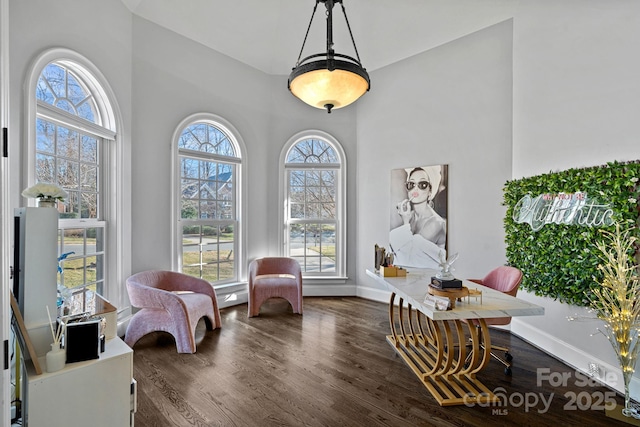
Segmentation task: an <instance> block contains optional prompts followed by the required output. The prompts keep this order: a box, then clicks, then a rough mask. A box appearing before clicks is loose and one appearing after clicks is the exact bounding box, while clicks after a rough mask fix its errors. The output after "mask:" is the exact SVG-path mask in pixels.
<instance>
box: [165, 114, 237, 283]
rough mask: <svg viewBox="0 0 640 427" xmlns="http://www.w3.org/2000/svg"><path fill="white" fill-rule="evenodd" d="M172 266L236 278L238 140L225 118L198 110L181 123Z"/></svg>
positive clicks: (218, 279) (216, 278)
mask: <svg viewBox="0 0 640 427" xmlns="http://www.w3.org/2000/svg"><path fill="white" fill-rule="evenodd" d="M174 143H175V147H176V148H177V153H176V155H177V161H176V162H175V163H176V172H175V180H174V181H175V182H176V206H177V210H178V212H179V214H178V215H177V227H176V233H177V234H176V239H175V241H176V251H175V253H176V264H177V268H178V269H179V270H180V271H182V272H183V273H186V274H190V275H192V276H195V277H200V278H203V279H206V280H208V281H209V282H212V283H214V284H223V283H230V282H236V281H238V277H239V274H240V268H239V262H240V261H241V259H242V258H241V257H239V256H238V254H239V252H240V250H241V245H240V239H239V237H240V235H241V234H242V233H241V231H240V222H239V218H240V205H241V204H240V169H241V165H242V154H241V151H242V149H241V144H240V143H239V137H238V134H237V132H236V131H235V130H234V129H233V127H232V126H231V125H229V124H228V123H226V122H225V121H224V120H223V119H221V118H219V117H217V116H213V115H208V114H200V115H196V116H192V117H190V118H188V119H187V120H185V121H183V123H182V124H181V125H180V126H179V128H178V131H177V132H176V137H174Z"/></svg>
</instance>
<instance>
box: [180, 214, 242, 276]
mask: <svg viewBox="0 0 640 427" xmlns="http://www.w3.org/2000/svg"><path fill="white" fill-rule="evenodd" d="M182 235H183V240H182V271H183V272H185V273H187V274H190V275H193V276H196V277H201V278H203V279H206V280H208V281H211V282H215V281H220V280H228V279H233V278H234V277H235V274H236V273H235V257H234V253H233V252H234V245H235V236H234V227H233V226H232V225H226V226H210V225H202V226H198V225H191V226H183V229H182Z"/></svg>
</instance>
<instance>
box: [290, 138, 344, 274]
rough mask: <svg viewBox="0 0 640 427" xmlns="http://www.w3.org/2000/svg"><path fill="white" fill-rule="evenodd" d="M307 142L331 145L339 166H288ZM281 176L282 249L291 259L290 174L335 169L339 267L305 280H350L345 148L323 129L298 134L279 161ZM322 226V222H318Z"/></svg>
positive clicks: (337, 258) (331, 164) (337, 260)
mask: <svg viewBox="0 0 640 427" xmlns="http://www.w3.org/2000/svg"><path fill="white" fill-rule="evenodd" d="M307 139H318V140H321V141H323V142H324V143H326V144H328V145H330V146H331V148H333V150H334V151H335V152H336V154H337V156H338V158H339V163H325V164H324V165H325V166H324V167H318V165H321V164H322V163H306V164H302V163H297V164H294V165H295V166H288V164H287V157H288V155H289V152H290V151H291V149H292V148H293V147H294V146H295V145H296V144H298V143H300V142H302V141H304V140H307ZM279 167H280V173H279V181H280V185H279V199H278V200H279V205H278V206H281V207H282V208H281V209H279V214H278V215H279V224H280V232H279V236H280V242H279V243H280V248H281V255H282V256H289V235H288V232H287V231H288V229H289V222H288V210H289V202H288V194H289V193H288V189H289V182H288V177H289V171H290V170H294V169H296V170H302V169H317V170H322V169H327V170H329V169H330V170H335V171H337V174H336V177H335V179H336V220H335V224H336V231H335V247H336V260H335V262H336V268H335V272H326V273H316V272H309V273H306V272H303V277H304V278H306V279H314V280H315V279H318V280H332V279H338V280H339V281H340V282H342V281H344V280H346V271H347V262H346V253H347V251H346V246H347V242H346V241H347V239H346V238H347V224H346V218H347V199H346V194H347V191H346V190H347V188H346V184H347V179H346V177H347V158H346V155H345V152H344V150H343V148H342V145H341V144H340V143H339V142H338V140H337V139H336V138H334V137H333V136H332V135H330V134H329V133H327V132H323V131H320V130H306V131H302V132H298V133H297V134H295V135H293V136H292V137H291V138H289V140H288V141H287V143H286V144H285V145H284V147H283V148H282V151H281V153H280V161H279ZM315 222H316V223H321V222H322V221H321V220H319V221H315Z"/></svg>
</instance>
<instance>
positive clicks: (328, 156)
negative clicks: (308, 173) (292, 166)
mask: <svg viewBox="0 0 640 427" xmlns="http://www.w3.org/2000/svg"><path fill="white" fill-rule="evenodd" d="M339 162H340V160H339V157H338V155H337V153H336V151H335V150H334V149H333V147H331V145H329V144H328V143H326V142H325V141H321V140H319V139H305V140H303V141H300V142H298V143H297V144H295V145H294V146H293V147H291V150H289V153H288V155H287V163H339Z"/></svg>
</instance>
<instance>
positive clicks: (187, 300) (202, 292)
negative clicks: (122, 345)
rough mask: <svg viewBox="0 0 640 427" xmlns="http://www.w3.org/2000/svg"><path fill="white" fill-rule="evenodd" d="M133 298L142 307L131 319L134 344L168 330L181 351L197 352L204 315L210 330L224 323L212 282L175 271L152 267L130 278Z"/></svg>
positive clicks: (127, 339) (127, 336) (129, 338)
mask: <svg viewBox="0 0 640 427" xmlns="http://www.w3.org/2000/svg"><path fill="white" fill-rule="evenodd" d="M127 291H128V293H129V300H130V301H131V305H133V306H134V307H138V308H141V310H140V311H138V312H137V313H135V314H134V315H133V317H132V318H131V321H130V322H129V326H128V327H127V332H126V334H125V342H126V343H127V344H128V345H129V346H130V347H133V345H134V344H135V343H136V342H137V341H138V340H139V339H140V338H142V337H143V336H144V335H146V334H148V333H150V332H154V331H163V332H168V333H170V334H171V335H173V337H174V338H175V340H176V347H177V349H178V353H195V352H196V342H195V330H196V325H197V324H198V321H199V320H200V319H201V318H203V317H204V319H205V323H206V326H207V330H210V331H211V330H213V329H214V328H219V327H220V326H221V322H220V312H219V311H218V300H217V299H216V293H215V290H214V289H213V286H211V284H210V283H209V282H207V281H206V280H203V279H199V278H197V277H193V276H189V275H187V274H183V273H178V272H175V271H158V270H150V271H143V272H141V273H137V274H134V275H133V276H131V277H129V278H128V279H127Z"/></svg>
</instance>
